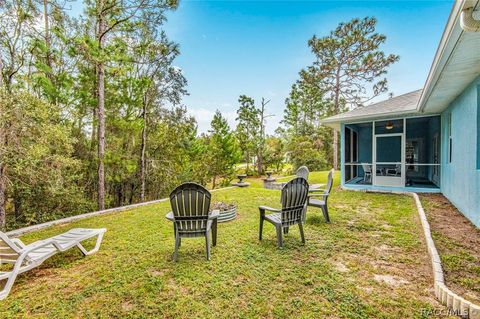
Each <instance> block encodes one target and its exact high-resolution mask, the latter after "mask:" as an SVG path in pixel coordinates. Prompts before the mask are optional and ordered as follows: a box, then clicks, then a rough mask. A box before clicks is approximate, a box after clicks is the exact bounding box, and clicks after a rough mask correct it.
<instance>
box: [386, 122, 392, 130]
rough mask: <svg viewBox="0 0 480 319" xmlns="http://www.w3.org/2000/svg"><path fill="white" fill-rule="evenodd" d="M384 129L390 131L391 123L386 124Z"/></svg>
mask: <svg viewBox="0 0 480 319" xmlns="http://www.w3.org/2000/svg"><path fill="white" fill-rule="evenodd" d="M385 128H386V129H387V130H391V129H392V128H393V123H392V122H387V125H385Z"/></svg>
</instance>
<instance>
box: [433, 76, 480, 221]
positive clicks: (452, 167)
mask: <svg viewBox="0 0 480 319" xmlns="http://www.w3.org/2000/svg"><path fill="white" fill-rule="evenodd" d="M479 87H480V77H478V78H477V79H476V80H475V81H473V82H472V83H471V84H470V85H469V87H468V88H467V89H466V90H465V91H464V92H463V93H462V94H461V95H460V96H458V97H457V98H456V99H455V100H454V101H453V102H452V103H451V104H450V105H449V107H448V108H447V109H446V110H445V111H444V112H443V113H442V137H441V139H442V143H441V154H442V156H441V163H442V168H441V176H440V179H441V190H442V193H443V194H444V195H445V196H446V197H447V198H448V199H449V200H450V201H451V202H452V203H453V204H454V205H455V206H456V207H457V208H458V209H459V210H460V211H461V212H462V213H463V214H464V215H465V216H466V217H467V218H468V219H470V220H471V221H472V222H473V223H474V224H475V225H477V226H478V227H480V169H478V167H477V161H478V158H477V156H478V154H479V151H478V148H479V147H480V141H479V133H478V131H479V130H480V127H479V123H478V122H479V121H478V116H479V114H478V112H479V111H480V110H479V109H480V101H479V96H480V94H479V92H478V90H479ZM449 114H451V117H452V139H453V142H452V162H451V163H449V162H448V125H447V123H448V115H449Z"/></svg>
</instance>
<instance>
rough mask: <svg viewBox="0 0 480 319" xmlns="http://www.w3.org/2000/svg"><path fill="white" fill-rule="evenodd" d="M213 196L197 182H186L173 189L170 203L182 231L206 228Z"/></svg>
mask: <svg viewBox="0 0 480 319" xmlns="http://www.w3.org/2000/svg"><path fill="white" fill-rule="evenodd" d="M211 198H212V196H211V194H210V192H209V191H208V190H207V189H205V188H204V187H203V186H201V185H199V184H196V183H184V184H182V185H180V186H178V187H177V188H175V189H174V190H173V191H172V193H171V194H170V205H171V206H172V211H173V216H174V217H175V224H176V227H177V230H178V231H179V232H180V233H182V232H183V233H187V232H200V231H205V230H206V228H207V221H208V212H209V211H210V200H211Z"/></svg>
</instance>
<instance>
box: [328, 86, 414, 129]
mask: <svg viewBox="0 0 480 319" xmlns="http://www.w3.org/2000/svg"><path fill="white" fill-rule="evenodd" d="M421 95H422V90H421V89H420V90H416V91H413V92H410V93H406V94H402V95H399V96H396V97H392V98H390V99H388V100H384V101H381V102H378V103H374V104H372V105H368V106H364V107H358V108H356V109H353V110H351V111H348V112H345V113H340V114H337V115H334V116H330V117H327V118H325V119H323V120H321V122H322V123H330V124H332V123H340V122H345V121H350V120H360V119H371V118H375V117H379V116H385V115H395V114H405V113H415V112H416V110H417V104H418V100H419V99H420V96H421Z"/></svg>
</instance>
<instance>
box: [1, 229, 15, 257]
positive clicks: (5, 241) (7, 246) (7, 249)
mask: <svg viewBox="0 0 480 319" xmlns="http://www.w3.org/2000/svg"><path fill="white" fill-rule="evenodd" d="M18 257H20V248H18V247H17V245H15V244H14V243H13V242H12V241H11V240H10V238H8V236H7V235H6V234H5V233H4V232H1V231H0V264H5V263H15V262H16V261H17V259H18Z"/></svg>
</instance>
